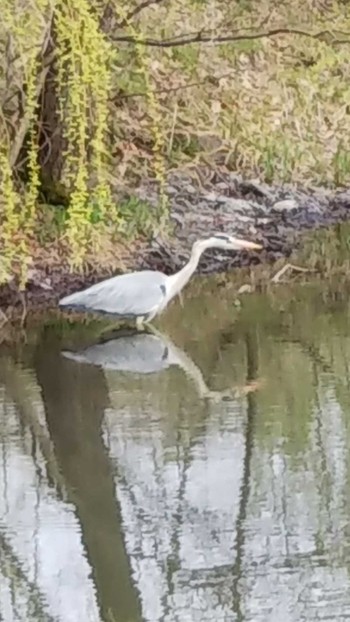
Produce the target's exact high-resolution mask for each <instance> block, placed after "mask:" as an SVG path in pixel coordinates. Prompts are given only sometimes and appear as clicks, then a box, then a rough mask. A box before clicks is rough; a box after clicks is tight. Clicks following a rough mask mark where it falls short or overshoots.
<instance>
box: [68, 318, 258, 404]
mask: <svg viewBox="0 0 350 622" xmlns="http://www.w3.org/2000/svg"><path fill="white" fill-rule="evenodd" d="M149 329H150V330H151V332H150V333H149V332H145V331H143V332H140V331H137V330H135V329H132V330H129V331H120V330H119V331H118V332H117V333H116V334H115V336H114V337H113V339H109V340H108V341H102V342H100V343H96V344H92V345H90V346H87V347H86V348H84V349H82V350H79V351H77V352H73V351H70V350H62V351H61V354H62V356H64V357H65V358H67V359H69V360H71V361H74V362H75V363H83V364H88V365H96V366H97V367H100V368H101V369H102V370H103V371H104V372H105V374H106V373H110V372H112V373H113V372H123V373H131V374H137V375H139V374H141V375H148V374H157V373H159V372H162V371H165V370H167V369H169V367H172V366H177V367H179V368H180V369H182V370H183V372H184V373H185V374H186V376H187V377H188V378H189V379H190V380H191V381H192V383H193V384H194V386H195V388H196V391H197V393H198V395H199V397H201V398H205V399H211V400H214V401H215V400H221V399H230V398H235V397H237V396H238V395H240V394H241V395H246V394H247V393H249V392H251V391H256V390H257V389H258V388H259V384H258V382H255V383H250V384H248V385H245V386H243V387H235V388H232V389H224V390H222V391H212V390H211V389H209V387H208V386H207V384H206V382H205V380H204V377H203V374H202V372H201V370H200V369H199V367H198V366H197V365H196V364H195V363H194V361H193V360H192V359H191V358H190V356H189V355H188V354H186V352H185V351H184V350H182V348H179V347H178V346H176V345H175V344H174V343H173V341H172V340H171V339H170V337H169V336H168V335H166V334H164V333H161V332H160V331H159V330H157V329H156V328H155V327H154V326H150V327H149Z"/></svg>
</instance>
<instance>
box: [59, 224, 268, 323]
mask: <svg viewBox="0 0 350 622" xmlns="http://www.w3.org/2000/svg"><path fill="white" fill-rule="evenodd" d="M208 248H219V249H223V250H226V251H227V250H237V251H239V250H260V249H261V248H262V246H261V245H260V244H255V243H254V242H248V241H247V240H241V239H239V238H235V237H233V236H230V235H226V234H224V233H216V234H215V235H213V236H212V237H210V238H208V239H205V240H197V241H196V242H195V243H194V244H193V246H192V252H191V256H190V259H189V261H188V263H187V264H186V265H185V266H184V267H183V268H182V269H181V270H179V272H176V273H175V274H172V275H171V276H167V275H166V274H163V273H162V272H158V271H156V270H143V271H141V272H130V273H128V274H122V275H119V276H114V277H112V278H109V279H106V280H105V281H102V282H101V283H96V284H95V285H92V286H91V287H88V288H87V289H84V290H83V291H80V292H76V293H74V294H70V295H69V296H65V297H64V298H62V299H61V300H60V301H59V306H60V307H66V308H71V309H74V308H75V309H78V310H83V311H93V312H100V313H108V314H111V315H114V316H119V317H132V318H135V319H136V325H137V327H138V328H141V327H142V326H143V324H147V323H149V322H151V321H152V320H153V318H154V317H155V316H156V315H158V314H160V313H161V312H162V311H163V310H164V309H165V307H166V306H167V304H168V303H169V302H170V300H172V298H174V296H176V295H177V294H179V293H180V291H181V290H182V288H183V287H184V286H185V285H186V283H188V281H189V280H190V278H191V276H192V274H193V273H194V271H195V270H196V268H197V266H198V262H199V259H200V257H201V255H202V253H203V252H204V251H205V250H207V249H208Z"/></svg>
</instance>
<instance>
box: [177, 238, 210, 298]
mask: <svg viewBox="0 0 350 622" xmlns="http://www.w3.org/2000/svg"><path fill="white" fill-rule="evenodd" d="M204 250H205V247H203V246H201V245H199V244H195V245H194V246H193V247H192V252H191V257H190V259H189V261H188V263H187V264H186V265H185V266H184V267H183V268H182V269H181V270H179V272H176V273H175V274H173V275H172V276H170V277H169V283H170V292H169V293H170V295H171V297H173V296H175V295H176V294H178V293H179V292H180V291H181V290H182V288H183V287H185V285H186V283H188V281H189V280H190V278H191V276H192V274H193V273H194V271H195V269H196V268H197V266H198V262H199V260H200V257H201V255H202V253H203V251H204Z"/></svg>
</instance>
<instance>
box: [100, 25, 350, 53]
mask: <svg viewBox="0 0 350 622" xmlns="http://www.w3.org/2000/svg"><path fill="white" fill-rule="evenodd" d="M339 34H341V35H344V36H347V37H349V39H342V40H339V39H336V37H335V34H334V33H332V31H330V30H322V31H320V32H317V33H311V32H307V31H306V30H299V29H297V28H274V29H272V30H267V31H266V32H257V33H253V34H242V33H241V34H234V33H230V34H227V35H219V36H215V35H214V33H205V32H197V33H196V34H192V33H191V34H184V35H183V36H179V37H174V38H172V39H163V40H161V39H147V38H145V39H141V38H137V39H136V38H135V37H133V36H131V35H117V36H115V37H111V38H112V40H113V41H118V42H119V43H137V44H138V45H145V46H150V47H163V48H170V47H178V46H183V45H189V44H191V43H212V44H214V45H220V44H221V43H228V42H230V41H253V40H256V39H268V38H271V37H276V36H278V35H297V36H300V37H307V38H309V39H318V40H319V41H326V42H329V43H332V44H334V45H337V44H339V43H342V44H345V43H350V33H348V32H343V33H339V32H337V35H339Z"/></svg>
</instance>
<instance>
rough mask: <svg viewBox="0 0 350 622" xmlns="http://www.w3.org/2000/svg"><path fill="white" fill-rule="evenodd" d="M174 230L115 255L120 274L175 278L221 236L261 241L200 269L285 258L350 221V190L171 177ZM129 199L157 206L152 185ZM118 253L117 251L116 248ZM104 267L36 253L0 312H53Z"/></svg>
mask: <svg viewBox="0 0 350 622" xmlns="http://www.w3.org/2000/svg"><path fill="white" fill-rule="evenodd" d="M166 193H167V195H168V198H169V210H170V221H171V227H170V229H171V232H170V233H169V232H168V233H167V234H160V233H159V234H157V233H156V234H155V235H154V236H153V237H152V239H138V240H136V241H135V243H134V244H133V245H132V246H131V247H129V248H127V247H125V248H123V249H122V250H121V252H120V253H119V255H120V256H121V260H122V261H121V264H122V266H123V271H125V270H142V269H152V270H161V271H163V272H165V273H167V274H169V273H172V272H174V271H176V270H178V269H180V267H182V266H183V265H184V263H185V262H186V261H187V259H188V256H189V253H190V249H191V246H192V244H193V242H194V241H195V240H196V239H198V238H203V237H208V236H209V235H210V234H211V233H214V232H219V231H224V232H225V233H230V234H233V235H236V236H237V237H244V238H246V239H249V240H251V241H254V242H258V243H261V244H262V245H263V247H264V249H263V251H259V252H254V253H252V252H250V253H245V252H241V253H224V252H223V251H216V250H212V251H207V252H206V253H205V254H204V255H203V256H202V259H201V262H200V265H199V268H198V272H200V273H202V274H213V273H218V272H224V271H225V272H227V271H230V270H232V269H233V268H237V267H240V266H248V265H252V264H258V263H261V262H265V263H272V262H275V261H276V260H277V259H279V258H281V257H288V256H289V255H290V253H291V251H292V250H293V249H295V247H296V246H297V245H298V244H299V242H300V240H301V238H302V236H301V234H302V233H303V232H305V231H310V230H313V229H317V228H319V227H327V226H331V225H334V224H336V223H339V222H343V221H346V220H348V219H349V218H350V191H349V190H341V189H338V190H334V191H332V190H329V189H324V188H308V189H305V188H298V187H292V186H287V185H281V186H271V185H267V184H264V183H260V182H259V181H256V180H244V179H243V178H241V177H240V176H239V175H237V174H233V173H229V172H227V171H218V170H216V171H212V172H210V173H209V174H208V172H207V171H206V172H204V171H201V172H200V173H199V171H198V170H197V171H196V175H194V174H191V173H186V174H185V173H183V172H182V173H180V172H177V173H175V174H172V175H171V176H170V177H169V179H168V183H167V187H166ZM133 194H134V195H135V194H136V195H137V196H138V197H139V198H140V199H143V200H146V201H147V202H148V203H149V204H150V205H151V206H152V208H154V209H156V207H157V204H158V201H159V197H158V191H157V187H156V185H155V184H154V183H153V182H151V181H149V182H145V183H144V184H143V185H142V186H141V187H139V188H138V189H137V190H136V191H134V192H133ZM119 250H120V249H119ZM112 274H113V272H112V271H111V269H109V268H108V267H107V268H106V267H102V266H100V267H96V266H90V267H87V269H86V270H85V274H76V273H70V272H69V269H68V264H67V262H66V261H65V260H64V259H62V253H61V254H60V253H59V252H56V251H55V249H54V248H53V247H52V248H51V249H41V251H40V252H39V253H38V254H37V256H35V258H34V265H33V269H32V270H31V273H30V279H29V282H28V285H27V289H26V291H25V292H24V293H19V292H18V288H17V286H16V283H15V281H12V282H11V283H9V284H8V285H5V286H2V287H1V288H0V307H1V309H2V311H3V312H4V313H5V314H6V316H7V317H13V316H16V315H18V314H22V313H23V309H24V307H25V309H26V312H30V311H33V310H45V309H51V308H57V301H58V299H59V298H60V297H61V296H63V295H66V294H68V293H71V292H72V291H76V290H79V289H83V288H84V287H87V286H88V285H91V284H92V283H95V282H97V281H99V280H101V279H103V278H108V277H109V276H112Z"/></svg>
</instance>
